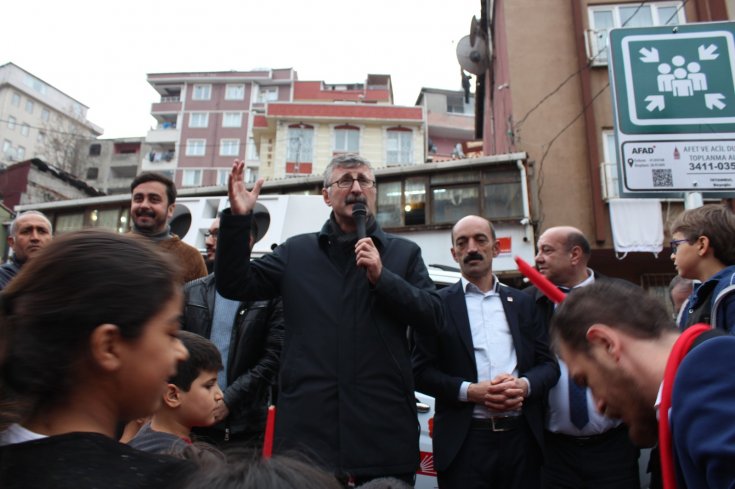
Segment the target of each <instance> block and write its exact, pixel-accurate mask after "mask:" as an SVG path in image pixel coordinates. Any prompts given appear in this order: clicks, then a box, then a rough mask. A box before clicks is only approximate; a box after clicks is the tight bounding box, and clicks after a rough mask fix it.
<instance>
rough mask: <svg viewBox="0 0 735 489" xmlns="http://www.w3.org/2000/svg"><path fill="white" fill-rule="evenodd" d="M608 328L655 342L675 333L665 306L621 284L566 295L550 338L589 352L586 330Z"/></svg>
mask: <svg viewBox="0 0 735 489" xmlns="http://www.w3.org/2000/svg"><path fill="white" fill-rule="evenodd" d="M598 323H600V324H605V325H607V326H610V327H611V328H615V329H618V330H621V331H623V332H625V333H626V334H628V335H631V336H633V337H635V338H641V339H656V338H659V337H660V336H661V335H662V334H663V333H665V332H667V331H676V327H675V326H674V324H673V322H672V321H671V316H670V315H669V313H668V312H667V311H666V308H665V307H664V304H663V302H662V301H661V300H660V299H659V298H657V297H654V296H652V295H651V294H649V293H647V292H646V291H645V290H643V289H641V288H640V287H638V286H635V285H633V284H628V283H625V282H622V281H618V280H605V281H599V282H595V283H593V284H592V285H589V286H587V287H578V288H576V289H574V291H573V292H571V293H569V295H567V297H566V299H564V300H563V301H562V303H561V304H560V305H559V307H557V308H556V311H554V315H553V316H552V317H551V326H550V331H551V337H552V341H553V342H554V343H557V342H558V340H560V339H561V340H562V341H563V342H564V343H565V345H567V346H568V347H570V348H571V349H572V350H574V351H579V352H587V351H589V349H590V344H589V342H588V341H587V330H589V328H590V326H592V325H593V324H598Z"/></svg>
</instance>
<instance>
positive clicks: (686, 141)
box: [608, 22, 735, 196]
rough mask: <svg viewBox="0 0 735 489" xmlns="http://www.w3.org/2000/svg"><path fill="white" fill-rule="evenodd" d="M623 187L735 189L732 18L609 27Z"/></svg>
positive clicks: (639, 189) (630, 190)
mask: <svg viewBox="0 0 735 489" xmlns="http://www.w3.org/2000/svg"><path fill="white" fill-rule="evenodd" d="M608 50H609V53H610V81H611V85H612V94H613V108H614V112H615V129H616V146H617V153H618V162H620V164H619V170H620V173H621V179H620V181H621V192H622V193H623V194H624V195H626V194H635V193H636V192H650V193H655V194H658V195H659V196H660V194H661V193H666V192H668V193H669V194H671V195H674V194H675V193H676V192H689V191H713V192H722V191H724V190H733V189H735V24H734V23H732V22H716V23H702V24H691V25H681V26H675V27H671V26H670V27H650V28H624V29H613V30H611V31H610V36H609V45H608Z"/></svg>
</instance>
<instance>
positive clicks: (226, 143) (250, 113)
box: [141, 68, 296, 188]
mask: <svg viewBox="0 0 735 489" xmlns="http://www.w3.org/2000/svg"><path fill="white" fill-rule="evenodd" d="M295 79H296V72H295V71H294V70H293V69H291V68H287V69H273V70H271V69H263V70H254V71H228V72H201V73H151V74H148V83H150V84H151V86H152V87H153V88H154V89H155V90H156V91H157V92H158V93H159V94H160V95H161V99H160V101H159V102H156V103H154V104H153V106H152V107H151V115H152V116H153V117H154V118H155V119H156V120H157V121H158V125H157V127H156V128H154V129H152V130H150V131H149V132H148V134H147V136H146V138H145V142H146V143H147V144H149V145H150V147H151V149H150V151H148V153H147V154H145V155H144V158H143V159H142V162H141V163H142V165H141V169H142V170H150V171H157V172H162V173H166V174H168V175H169V176H170V177H172V178H173V179H174V181H175V182H176V185H177V186H178V187H179V188H183V187H198V186H208V185H225V184H226V183H227V174H228V173H229V169H230V167H231V166H232V161H233V160H234V159H235V158H237V159H244V160H245V161H246V162H247V172H248V180H249V181H254V179H255V177H256V175H257V174H258V168H259V166H260V162H259V158H258V154H257V152H256V150H255V144H254V142H253V140H252V130H251V129H252V125H253V117H255V115H256V114H258V113H260V112H262V111H263V110H264V109H265V107H266V105H267V104H268V103H269V102H274V101H289V100H291V99H292V97H293V93H292V92H293V81H294V80H295Z"/></svg>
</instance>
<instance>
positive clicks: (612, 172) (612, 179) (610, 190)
mask: <svg viewBox="0 0 735 489" xmlns="http://www.w3.org/2000/svg"><path fill="white" fill-rule="evenodd" d="M602 155H603V158H604V161H603V162H602V165H601V168H600V178H601V179H602V192H603V198H604V199H608V200H609V199H616V198H618V197H620V191H619V189H618V180H619V176H618V158H617V151H616V145H615V132H613V131H609V130H608V131H602Z"/></svg>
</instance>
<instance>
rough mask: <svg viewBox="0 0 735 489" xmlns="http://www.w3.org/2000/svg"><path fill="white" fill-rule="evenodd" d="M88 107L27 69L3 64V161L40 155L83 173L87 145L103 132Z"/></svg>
mask: <svg viewBox="0 0 735 489" xmlns="http://www.w3.org/2000/svg"><path fill="white" fill-rule="evenodd" d="M87 110H88V107H87V106H85V105H84V104H82V103H81V102H79V101H77V100H76V99H74V98H72V97H71V96H69V95H67V94H65V93H64V92H62V91H60V90H58V89H57V88H55V87H54V86H52V85H50V84H49V83H47V82H45V81H43V80H42V79H40V78H38V77H37V76H35V75H33V74H32V73H30V72H28V71H26V70H24V69H23V68H21V67H19V66H17V65H15V64H13V63H6V64H4V65H2V66H0V142H1V143H2V151H1V152H0V162H2V163H3V164H5V165H8V164H12V163H15V162H19V161H24V160H28V159H31V158H40V159H43V160H45V161H48V162H50V163H51V164H53V165H55V166H57V167H59V168H61V169H63V170H64V171H67V172H70V173H72V174H76V173H78V172H79V168H78V164H79V163H78V162H79V158H78V156H79V154H80V153H79V152H80V151H82V150H83V148H84V147H85V144H83V143H84V142H86V140H88V139H90V138H91V139H93V138H96V137H97V136H99V135H101V134H102V132H103V130H102V128H101V127H99V126H97V125H95V124H94V123H92V122H90V121H88V120H87ZM80 142H81V143H82V144H79V143H80Z"/></svg>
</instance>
